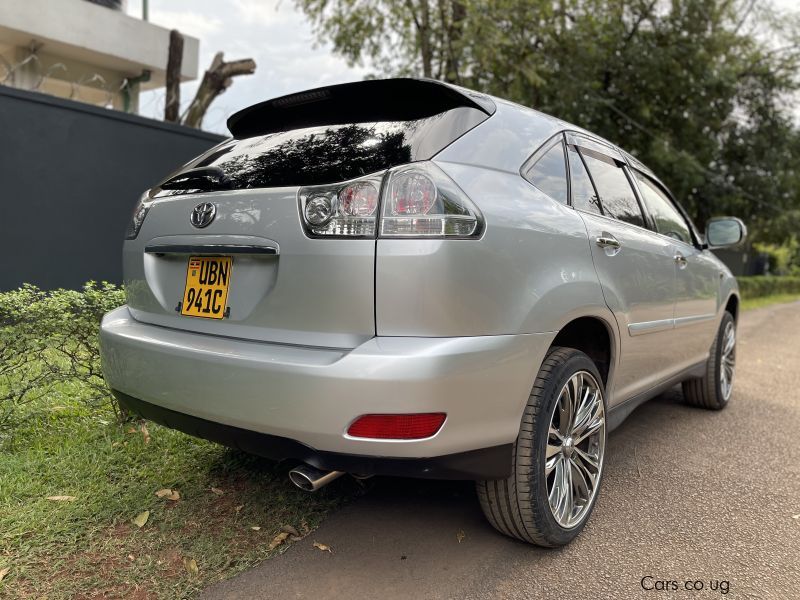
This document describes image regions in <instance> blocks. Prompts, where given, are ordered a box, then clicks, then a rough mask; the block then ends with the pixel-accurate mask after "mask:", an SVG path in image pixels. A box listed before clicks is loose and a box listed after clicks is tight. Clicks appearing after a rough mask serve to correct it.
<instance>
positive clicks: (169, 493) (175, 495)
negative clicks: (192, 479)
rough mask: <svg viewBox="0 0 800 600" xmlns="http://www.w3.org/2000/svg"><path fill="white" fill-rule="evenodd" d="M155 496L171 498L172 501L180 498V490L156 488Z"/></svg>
mask: <svg viewBox="0 0 800 600" xmlns="http://www.w3.org/2000/svg"><path fill="white" fill-rule="evenodd" d="M156 496H158V497H159V498H166V499H167V500H173V501H175V500H180V499H181V495H180V492H178V490H171V489H169V488H164V489H162V490H158V491H157V492H156Z"/></svg>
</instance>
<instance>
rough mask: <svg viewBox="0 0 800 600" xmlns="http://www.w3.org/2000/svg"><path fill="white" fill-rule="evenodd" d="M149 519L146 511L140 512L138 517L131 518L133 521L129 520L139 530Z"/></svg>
mask: <svg viewBox="0 0 800 600" xmlns="http://www.w3.org/2000/svg"><path fill="white" fill-rule="evenodd" d="M149 518H150V511H149V510H146V511H144V512H140V513H139V514H138V515H136V516H135V517H133V519H132V520H131V523H133V524H134V525H136V526H137V527H138V528H139V529H141V528H142V527H144V526H145V524H146V523H147V519H149Z"/></svg>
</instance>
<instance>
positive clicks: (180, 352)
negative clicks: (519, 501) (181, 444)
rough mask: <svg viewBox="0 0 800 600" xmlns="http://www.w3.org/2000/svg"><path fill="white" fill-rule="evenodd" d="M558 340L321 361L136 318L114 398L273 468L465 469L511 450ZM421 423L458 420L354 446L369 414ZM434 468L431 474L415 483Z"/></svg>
mask: <svg viewBox="0 0 800 600" xmlns="http://www.w3.org/2000/svg"><path fill="white" fill-rule="evenodd" d="M553 336H554V334H549V333H547V334H527V335H508V336H483V337H464V338H401V337H396V338H388V337H376V338H372V339H371V340H368V341H367V342H365V343H363V344H361V345H360V346H358V347H357V348H353V349H349V350H342V349H322V348H308V347H298V346H287V345H280V344H269V343H264V342H250V341H243V340H235V339H231V338H224V337H217V336H211V335H205V334H197V333H190V332H185V331H178V330H174V329H169V328H165V327H159V326H155V325H149V324H145V323H141V322H139V321H136V320H135V319H133V318H132V317H131V315H130V313H129V312H128V309H127V307H122V308H120V309H117V310H115V311H113V312H111V313H109V314H108V315H106V317H105V318H104V319H103V323H102V325H101V331H100V341H101V351H102V359H103V370H104V373H105V376H106V380H107V381H108V383H109V386H110V387H111V388H112V389H113V390H115V392H116V393H117V394H119V397H120V398H121V399H122V401H123V403H126V404H129V405H131V408H133V409H134V410H135V411H137V412H140V413H141V414H142V415H143V416H145V417H148V418H152V419H153V420H155V421H161V422H164V423H166V424H168V425H169V426H171V427H175V428H177V429H182V430H184V431H187V432H188V433H193V434H195V435H200V436H201V437H207V438H209V439H215V440H217V441H221V442H223V443H227V444H228V445H234V446H239V447H242V448H243V449H246V450H249V451H251V452H254V453H256V454H263V455H266V456H269V457H271V458H296V459H298V460H304V461H306V462H311V464H315V466H318V467H319V468H329V469H331V468H336V469H337V470H349V471H354V472H362V473H364V474H370V472H376V473H377V472H381V473H387V472H394V471H393V468H392V467H391V465H392V464H394V465H395V466H397V465H401V464H402V463H403V459H414V460H420V459H425V460H427V459H434V458H436V459H445V462H446V461H447V460H450V459H453V460H455V461H456V462H458V463H459V464H461V462H460V459H459V458H458V457H457V456H456V455H461V454H464V453H470V452H473V451H476V450H485V449H496V448H497V447H503V446H506V447H508V446H509V444H511V443H513V441H514V440H515V439H516V436H517V433H518V431H519V424H520V419H521V416H522V411H523V408H524V405H525V402H526V401H527V397H528V394H529V393H530V386H531V383H532V381H533V378H534V375H535V372H536V370H537V369H538V367H539V365H540V364H541V361H542V359H543V357H544V354H545V352H546V350H547V348H548V347H549V345H550V343H551V342H552V339H553ZM412 412H445V413H447V420H446V421H445V424H444V425H443V427H442V429H441V430H440V431H439V432H438V433H437V434H436V435H435V436H433V437H431V438H427V439H424V440H414V441H392V440H365V439H354V438H349V437H347V436H346V431H347V428H348V426H349V425H350V423H351V422H352V421H353V420H354V419H356V418H357V417H358V416H360V415H362V414H366V413H412ZM176 415H180V416H181V418H180V419H179V418H178V417H176ZM231 438H233V439H231ZM236 440H239V441H236ZM284 442H286V443H284ZM245 445H246V447H245ZM259 445H260V446H261V451H259ZM487 452H488V453H489V455H492V454H493V453H494V454H496V453H499V452H500V451H499V450H494V451H491V450H489V451H487ZM503 452H507V449H506V450H503ZM331 455H338V457H334V458H331ZM342 456H344V458H342ZM448 456H449V458H447V457H448ZM315 457H316V458H315ZM461 458H463V457H461ZM468 458H469V457H468ZM367 459H369V460H367ZM377 459H381V460H383V459H401V460H400V462H395V461H394V460H389V461H388V462H385V463H384V464H383V465H382V466H381V465H378V462H380V461H377ZM423 462H424V461H423ZM439 462H441V461H439ZM469 462H470V461H469V460H467V463H469ZM498 462H499V461H498ZM349 465H351V466H349ZM370 465H372V466H371V467H370ZM508 465H510V461H509V462H508ZM340 467H345V468H340ZM367 467H370V468H367ZM427 468H428V467H426V466H425V465H424V464H422V463H420V464H419V465H418V467H416V471H417V472H416V473H415V474H416V475H422V476H425V473H426V469H427ZM387 469H388V471H387ZM412 470H413V469H412ZM434 471H436V469H434V468H433V467H430V469H429V471H427V472H430V474H428V475H427V476H429V477H454V476H457V478H461V477H464V478H469V477H471V475H470V473H471V474H472V475H475V476H479V477H485V478H488V472H489V471H491V472H494V473H495V476H497V477H502V476H504V475H505V474H507V468H506V469H505V470H504V471H503V472H497V471H496V468H494V467H493V468H487V469H483V470H481V468H479V467H476V466H475V465H474V464H473V466H471V467H469V468H467V467H463V466H460V467H447V468H439V471H440V473H438V474H434ZM397 472H398V474H400V473H403V472H404V469H403V468H398V469H397ZM447 473H450V474H449V475H448V474H447ZM456 473H458V475H455V474H456ZM408 474H411V473H408Z"/></svg>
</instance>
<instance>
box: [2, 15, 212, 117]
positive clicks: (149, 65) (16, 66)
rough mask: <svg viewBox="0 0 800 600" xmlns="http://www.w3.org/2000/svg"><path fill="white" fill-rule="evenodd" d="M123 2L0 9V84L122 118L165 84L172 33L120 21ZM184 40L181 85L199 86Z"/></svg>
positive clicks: (191, 44)
mask: <svg viewBox="0 0 800 600" xmlns="http://www.w3.org/2000/svg"><path fill="white" fill-rule="evenodd" d="M124 9H125V0H5V1H3V2H0V84H4V85H7V86H11V87H15V88H20V89H26V90H35V91H39V92H43V93H46V94H50V95H53V96H58V97H61V98H66V99H71V100H77V101H79V102H86V103H89V104H93V105H95V106H104V107H107V108H114V109H117V110H120V111H124V112H132V113H136V112H138V107H139V93H140V91H143V90H151V89H156V88H160V87H164V86H165V84H166V81H165V79H166V67H167V56H168V51H169V30H168V29H165V28H163V27H159V26H158V25H154V24H152V23H149V22H148V21H145V20H141V19H137V18H135V17H132V16H129V15H127V14H125V11H124ZM198 50H199V42H198V40H197V39H196V38H192V37H189V36H184V46H183V62H182V65H181V81H189V80H192V79H196V78H197V70H198V65H197V62H198Z"/></svg>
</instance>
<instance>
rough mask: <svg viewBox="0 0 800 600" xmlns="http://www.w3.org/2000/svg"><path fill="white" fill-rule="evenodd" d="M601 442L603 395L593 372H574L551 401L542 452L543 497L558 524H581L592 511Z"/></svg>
mask: <svg viewBox="0 0 800 600" xmlns="http://www.w3.org/2000/svg"><path fill="white" fill-rule="evenodd" d="M605 446H606V414H605V405H604V403H603V394H602V392H601V390H600V386H599V385H598V383H597V380H596V379H595V378H594V376H593V375H592V374H591V373H589V372H588V371H578V372H577V373H575V374H574V375H573V376H572V377H570V379H569V381H567V383H566V384H565V385H564V387H563V388H562V389H561V392H560V393H559V395H558V399H557V400H556V402H555V406H554V407H553V414H552V415H551V417H550V429H549V432H548V435H547V447H546V452H545V464H544V475H545V481H546V482H547V499H548V503H549V505H550V512H551V513H552V514H553V518H555V520H556V522H557V523H558V524H559V525H560V526H561V527H563V528H565V529H571V528H573V527H575V526H577V525H579V524H580V523H581V521H583V519H584V517H585V516H586V514H587V512H588V511H589V510H590V508H591V506H592V503H593V502H594V497H595V494H596V493H597V487H598V485H599V483H600V476H601V474H602V471H603V454H604V452H605Z"/></svg>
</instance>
